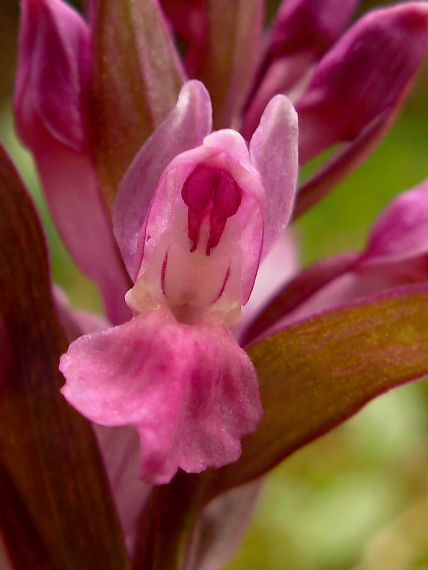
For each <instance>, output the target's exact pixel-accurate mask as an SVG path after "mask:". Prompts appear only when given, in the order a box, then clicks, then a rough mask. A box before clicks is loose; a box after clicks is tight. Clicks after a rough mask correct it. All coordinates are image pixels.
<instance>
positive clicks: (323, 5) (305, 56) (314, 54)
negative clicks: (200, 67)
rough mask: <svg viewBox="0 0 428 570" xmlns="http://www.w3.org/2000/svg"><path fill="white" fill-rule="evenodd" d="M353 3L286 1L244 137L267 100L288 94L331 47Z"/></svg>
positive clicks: (250, 106)
mask: <svg viewBox="0 0 428 570" xmlns="http://www.w3.org/2000/svg"><path fill="white" fill-rule="evenodd" d="M356 4H357V1H356V0H322V1H320V0H285V1H283V2H282V3H281V6H280V7H279V9H278V12H277V16H276V18H275V22H274V23H273V25H272V28H271V31H270V34H269V38H268V42H267V48H266V55H265V56H264V58H263V59H262V64H261V66H260V69H259V72H258V74H257V77H256V80H255V81H254V90H253V93H252V95H251V97H250V99H249V101H248V103H247V109H246V113H245V122H244V126H243V128H242V134H243V136H244V137H246V138H247V137H248V138H249V135H251V134H252V132H253V131H254V129H255V128H256V126H257V124H258V122H259V120H260V116H261V114H262V112H263V109H264V108H265V106H266V104H267V103H268V101H269V100H270V99H271V98H272V97H273V96H274V95H276V94H278V93H287V92H289V91H290V89H291V88H292V87H293V85H295V84H296V83H297V81H299V79H301V77H302V76H303V75H304V73H305V72H306V71H307V70H308V68H309V66H311V65H312V64H313V62H314V61H317V60H318V59H320V58H321V56H322V55H323V54H324V53H325V52H326V51H327V50H328V49H329V48H330V46H331V45H332V44H333V43H334V41H335V40H336V38H337V37H338V36H339V35H340V34H341V33H342V31H343V29H344V28H345V26H346V25H347V24H348V21H349V19H350V18H351V15H352V13H353V12H354V10H355V6H356Z"/></svg>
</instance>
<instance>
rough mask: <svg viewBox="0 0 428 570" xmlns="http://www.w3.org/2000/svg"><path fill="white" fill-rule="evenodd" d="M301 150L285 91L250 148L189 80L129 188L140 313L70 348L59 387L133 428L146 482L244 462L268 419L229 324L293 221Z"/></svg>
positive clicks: (121, 209)
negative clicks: (218, 119) (216, 125)
mask: <svg viewBox="0 0 428 570" xmlns="http://www.w3.org/2000/svg"><path fill="white" fill-rule="evenodd" d="M296 149H297V118H296V114H295V112H294V109H293V108H292V106H291V104H290V103H289V101H288V99H287V98H286V97H285V96H283V95H279V96H277V97H276V98H274V99H273V100H272V102H271V103H270V105H269V106H268V107H267V109H266V111H265V113H264V115H263V117H262V119H261V122H260V125H259V128H258V129H257V130H256V132H255V133H254V136H253V138H252V140H251V141H250V145H249V147H247V144H246V143H245V141H244V139H243V138H242V137H241V135H239V134H238V133H237V132H235V131H233V130H230V129H226V130H222V131H217V132H213V133H211V104H210V99H209V96H208V93H207V91H206V90H205V88H204V87H203V85H202V84H201V83H199V82H198V81H189V82H188V83H187V84H186V85H185V86H184V87H183V89H182V91H181V93H180V97H179V100H178V102H177V105H176V107H175V108H174V109H173V111H172V112H171V113H170V115H169V116H168V117H167V118H166V119H165V121H164V123H162V125H160V127H159V128H158V129H157V130H156V131H155V132H154V133H153V135H152V137H151V138H150V139H149V140H148V141H147V143H146V144H145V145H144V146H143V147H142V149H141V150H140V152H139V153H138V155H137V156H136V158H135V159H134V161H133V163H132V164H131V166H130V168H129V170H128V172H127V173H126V175H125V177H124V179H123V181H122V183H121V185H120V188H119V191H118V194H117V198H116V202H115V205H114V211H113V223H114V231H115V235H116V239H117V242H118V245H119V248H120V250H121V253H122V256H123V260H124V262H125V265H126V267H127V269H128V272H129V274H130V277H131V279H132V280H133V282H134V286H133V287H132V289H130V291H128V293H127V294H126V302H127V304H128V305H129V307H130V308H131V309H132V311H133V313H134V318H133V319H132V320H131V321H129V322H128V323H125V324H123V325H120V326H117V327H112V328H110V329H107V330H104V331H100V332H95V333H93V334H89V335H86V336H83V337H80V338H79V339H77V340H76V341H75V342H73V343H72V344H71V345H70V347H69V350H68V352H67V353H66V354H65V355H63V357H62V358H61V363H60V369H61V371H62V372H63V374H64V376H65V377H66V380H67V383H66V385H65V386H64V388H63V389H62V392H63V394H64V396H65V397H66V398H67V400H68V401H69V402H70V403H71V404H72V405H73V406H75V407H76V408H77V409H78V410H79V411H80V412H81V413H83V414H84V415H85V416H86V417H88V418H89V419H91V420H92V421H94V422H96V423H100V424H103V425H109V426H116V425H125V424H132V425H134V426H135V427H136V429H137V431H138V432H139V435H140V440H141V466H140V477H141V478H142V479H143V480H144V481H145V482H146V483H150V484H161V483H167V482H169V481H170V480H171V478H172V477H173V476H174V474H175V473H176V471H177V469H178V468H179V467H180V468H182V469H184V470H185V471H187V472H192V473H194V472H196V473H198V472H200V471H202V470H204V469H206V468H207V467H220V466H222V465H226V464H228V463H231V462H233V461H236V460H237V459H238V457H239V455H240V453H241V445H240V439H241V438H242V437H243V436H245V435H247V434H249V433H252V432H254V431H255V430H256V428H257V425H258V423H259V421H260V419H261V416H262V407H261V403H260V396H259V392H258V385H257V377H256V373H255V370H254V367H253V365H252V363H251V361H250V359H249V357H248V356H247V354H246V353H245V352H244V351H243V350H242V349H241V348H240V346H239V345H238V344H237V342H236V341H235V339H234V338H233V336H232V334H231V333H230V331H229V328H230V327H232V326H234V325H236V324H237V323H238V321H239V318H240V310H241V306H243V305H245V303H246V302H247V301H248V298H249V296H250V293H251V290H252V287H253V284H254V280H255V276H256V273H257V269H258V266H259V263H260V260H261V258H262V257H263V256H265V255H266V253H267V252H268V250H269V249H270V247H271V246H272V245H273V244H274V243H275V241H277V239H278V238H279V237H280V235H281V232H282V231H283V229H284V227H285V225H286V223H287V222H288V219H289V218H290V215H291V209H292V204H293V199H294V191H295V186H296V179H297V150H296Z"/></svg>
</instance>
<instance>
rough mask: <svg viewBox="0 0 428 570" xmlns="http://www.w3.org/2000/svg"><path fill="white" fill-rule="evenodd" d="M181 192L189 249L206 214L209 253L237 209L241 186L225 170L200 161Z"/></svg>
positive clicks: (193, 245)
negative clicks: (184, 208) (185, 209)
mask: <svg viewBox="0 0 428 570" xmlns="http://www.w3.org/2000/svg"><path fill="white" fill-rule="evenodd" d="M181 196H182V198H183V201H184V203H185V204H186V206H187V207H188V222H187V223H188V236H189V239H190V241H191V242H192V247H191V250H190V251H192V252H193V251H195V250H196V248H197V246H198V242H199V237H200V231H201V226H202V223H203V221H204V219H206V218H207V217H209V223H210V235H209V239H208V243H207V247H206V254H207V255H209V254H210V251H211V249H212V248H213V247H216V246H217V245H218V243H219V241H220V239H221V236H222V234H223V231H224V228H225V225H226V222H227V219H228V218H230V217H231V216H233V215H234V214H236V212H237V211H238V209H239V206H240V204H241V199H242V190H241V189H240V187H239V186H238V184H237V183H236V181H235V179H234V178H233V176H232V175H231V174H230V172H228V171H227V170H223V169H221V168H218V167H216V166H210V165H207V164H203V163H201V164H198V165H197V166H196V167H195V168H194V170H193V171H192V172H191V173H190V174H189V176H188V177H187V179H186V181H185V182H184V184H183V189H182V191H181Z"/></svg>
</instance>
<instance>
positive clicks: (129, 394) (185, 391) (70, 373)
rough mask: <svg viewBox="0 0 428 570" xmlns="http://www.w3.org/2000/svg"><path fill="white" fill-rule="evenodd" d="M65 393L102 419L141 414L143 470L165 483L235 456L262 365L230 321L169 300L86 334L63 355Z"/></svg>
mask: <svg viewBox="0 0 428 570" xmlns="http://www.w3.org/2000/svg"><path fill="white" fill-rule="evenodd" d="M60 369H61V371H62V372H63V374H64V376H65V377H66V379H67V383H66V385H65V386H64V388H63V389H62V392H63V394H64V396H65V397H66V399H67V400H68V401H69V402H70V403H71V404H72V405H73V406H74V407H75V408H77V410H79V411H80V412H81V413H82V414H83V415H85V416H86V417H88V418H89V419H91V420H92V421H94V422H96V423H100V424H104V425H110V426H113V425H123V424H133V425H134V426H135V427H136V428H137V430H138V432H139V434H140V438H141V472H140V476H141V478H142V479H143V480H144V481H145V482H146V483H150V484H162V483H167V482H168V481H170V480H171V478H172V477H173V476H174V474H175V473H176V471H177V469H178V468H179V467H181V468H182V469H184V470H185V471H188V472H193V473H194V472H196V473H199V472H200V471H203V470H204V469H206V468H207V467H209V466H211V467H220V466H221V465H226V464H228V463H231V462H233V461H236V460H237V459H238V457H239V455H240V453H241V446H240V442H239V440H240V438H241V437H243V436H244V435H247V434H248V433H252V432H253V431H255V429H256V427H257V425H258V423H259V421H260V419H261V416H262V409H261V404H260V399H259V392H258V385H257V378H256V374H255V370H254V367H253V365H252V363H251V361H250V359H249V357H248V356H247V355H246V353H245V352H244V351H243V350H242V349H241V348H240V347H239V346H238V345H237V343H236V342H235V340H234V339H233V337H232V336H231V334H230V332H229V331H228V330H227V329H226V328H225V327H223V326H222V325H217V324H215V323H212V322H210V321H206V322H204V321H203V320H200V321H198V323H197V324H195V325H183V324H180V323H178V322H177V321H175V319H174V318H173V317H172V315H171V314H170V313H169V312H168V311H167V310H162V309H160V310H156V311H151V312H149V313H146V314H144V315H140V316H139V317H137V318H134V319H133V320H132V321H130V322H129V323H126V324H124V325H121V326H118V327H114V328H111V329H108V330H106V331H102V332H98V333H94V334H91V335H87V336H84V337H81V338H79V339H78V340H76V341H75V342H73V343H72V344H71V345H70V347H69V349H68V352H67V354H65V355H64V356H62V358H61V363H60Z"/></svg>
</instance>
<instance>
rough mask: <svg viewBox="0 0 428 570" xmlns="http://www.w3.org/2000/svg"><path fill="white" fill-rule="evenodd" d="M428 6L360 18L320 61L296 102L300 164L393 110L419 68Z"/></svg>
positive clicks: (427, 25)
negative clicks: (385, 112)
mask: <svg viewBox="0 0 428 570" xmlns="http://www.w3.org/2000/svg"><path fill="white" fill-rule="evenodd" d="M427 42H428V4H426V3H424V2H409V3H405V4H400V5H397V6H393V7H391V8H386V9H383V10H376V11H374V12H371V13H369V14H367V15H366V16H364V17H363V18H361V20H359V21H358V22H357V23H356V24H355V25H354V26H353V27H352V28H351V29H350V30H349V31H348V32H347V33H346V34H345V35H344V36H343V37H342V38H341V39H340V40H339V41H338V42H337V44H336V45H335V46H334V47H333V48H332V49H331V50H330V51H329V52H328V53H327V55H326V56H325V57H324V58H323V59H322V60H321V62H320V63H319V65H318V66H317V68H316V69H315V72H314V75H313V77H312V79H311V81H310V83H309V85H308V86H307V88H306V90H305V91H304V93H303V95H302V96H301V97H300V99H299V100H298V101H297V103H296V109H297V112H298V114H299V130H300V134H299V136H300V138H299V152H300V157H299V160H300V164H305V163H306V162H307V161H308V160H310V159H311V158H313V157H314V156H315V155H317V154H318V153H320V152H322V151H323V150H324V149H326V148H327V147H329V146H330V145H332V144H334V143H335V142H338V141H349V140H353V139H355V138H356V137H357V136H358V134H359V133H360V132H361V131H362V129H364V127H366V126H367V125H368V124H369V123H370V122H371V121H373V120H374V119H375V118H376V117H377V116H378V115H380V114H381V113H383V112H384V111H386V110H391V112H392V110H393V109H394V107H395V105H396V103H397V101H398V100H399V99H400V98H401V97H402V95H403V92H405V90H406V88H407V87H408V85H409V83H410V81H411V80H412V79H413V77H414V75H415V73H416V71H417V69H418V67H419V65H420V64H421V62H422V60H423V58H424V55H425V52H426V47H427Z"/></svg>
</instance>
